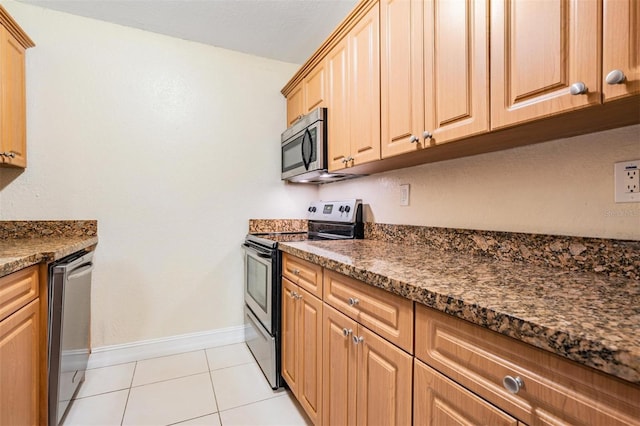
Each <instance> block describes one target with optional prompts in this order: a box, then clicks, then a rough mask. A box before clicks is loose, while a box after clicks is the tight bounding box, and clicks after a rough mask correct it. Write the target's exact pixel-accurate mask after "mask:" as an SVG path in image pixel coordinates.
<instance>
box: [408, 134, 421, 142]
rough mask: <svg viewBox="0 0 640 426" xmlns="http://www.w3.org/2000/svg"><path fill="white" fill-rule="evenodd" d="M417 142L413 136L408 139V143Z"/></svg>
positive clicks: (416, 138)
mask: <svg viewBox="0 0 640 426" xmlns="http://www.w3.org/2000/svg"><path fill="white" fill-rule="evenodd" d="M418 141H419V139H418V137H417V136H415V135H411V137H410V138H409V143H416V142H418Z"/></svg>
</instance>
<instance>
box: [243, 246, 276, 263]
mask: <svg viewBox="0 0 640 426" xmlns="http://www.w3.org/2000/svg"><path fill="white" fill-rule="evenodd" d="M242 246H243V247H244V248H246V249H247V250H251V251H252V252H253V253H255V254H256V255H257V256H258V257H262V258H263V259H271V255H270V254H268V253H263V252H261V251H258V250H256V248H255V247H252V246H250V245H249V244H247V243H243V244H242Z"/></svg>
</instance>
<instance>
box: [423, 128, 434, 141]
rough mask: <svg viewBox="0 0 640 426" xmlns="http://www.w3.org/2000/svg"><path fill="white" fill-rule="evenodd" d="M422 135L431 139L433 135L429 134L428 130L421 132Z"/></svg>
mask: <svg viewBox="0 0 640 426" xmlns="http://www.w3.org/2000/svg"><path fill="white" fill-rule="evenodd" d="M422 137H423V138H425V139H431V138H432V137H433V135H432V134H431V132H430V131H428V130H425V131H424V133H423V134H422Z"/></svg>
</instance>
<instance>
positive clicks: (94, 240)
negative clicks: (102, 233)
mask: <svg viewBox="0 0 640 426" xmlns="http://www.w3.org/2000/svg"><path fill="white" fill-rule="evenodd" d="M14 241H15V240H14ZM97 244H98V237H97V236H86V237H75V238H73V239H72V240H71V241H69V242H68V243H67V242H63V243H62V244H60V243H58V244H53V245H50V247H47V246H49V244H47V243H46V242H45V243H44V244H43V247H42V248H37V247H36V248H34V249H33V250H31V251H30V252H29V253H24V254H17V255H15V256H13V255H9V256H7V255H3V256H0V277H3V276H5V275H9V274H11V273H13V272H16V271H19V270H21V269H24V268H28V267H29V266H32V265H35V264H38V263H43V262H44V263H50V262H55V261H56V260H59V259H62V258H63V257H65V256H68V255H70V254H73V253H75V252H77V251H80V250H93V249H94V248H95V247H96V245H97Z"/></svg>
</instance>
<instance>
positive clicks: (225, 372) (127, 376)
mask: <svg viewBox="0 0 640 426" xmlns="http://www.w3.org/2000/svg"><path fill="white" fill-rule="evenodd" d="M174 424H178V425H202V426H205V425H206V426H208V425H215V426H219V425H224V426H227V425H248V426H249V425H250V426H258V425H282V426H284V425H303V426H308V425H310V423H309V420H308V419H307V417H306V416H305V415H304V413H303V411H302V409H301V408H300V406H299V405H298V403H297V402H296V401H295V399H294V398H293V396H291V394H290V393H289V391H287V390H284V389H280V390H278V391H274V390H272V389H271V388H270V387H269V385H268V383H267V380H266V379H265V378H264V376H263V375H262V371H260V368H259V367H258V365H257V364H256V362H255V360H254V358H253V356H252V355H251V352H249V349H248V348H247V346H246V345H245V344H244V343H240V344H237V345H229V346H222V347H218V348H212V349H206V350H201V351H195V352H186V353H182V354H178V355H171V356H165V357H160V358H153V359H147V360H143V361H138V362H132V363H128V364H120V365H114V366H111V367H104V368H95V369H92V370H87V373H86V378H85V382H84V383H83V385H82V386H81V388H80V391H79V392H78V395H77V397H76V399H75V400H74V401H73V404H72V405H71V408H70V409H69V412H68V413H67V417H66V418H65V421H64V426H74V425H79V426H80V425H81V426H88V425H101V426H110V425H136V426H138V425H174Z"/></svg>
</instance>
